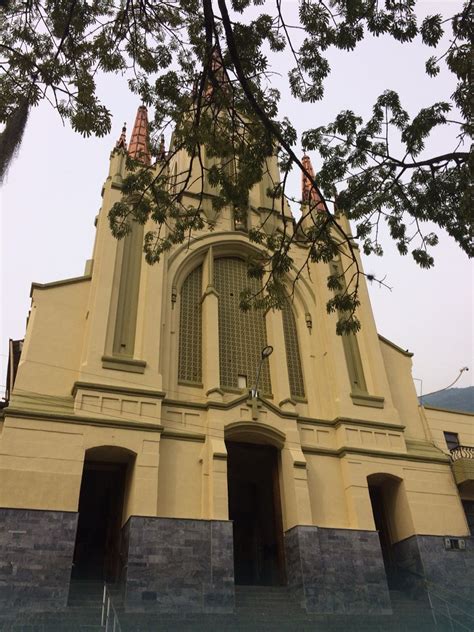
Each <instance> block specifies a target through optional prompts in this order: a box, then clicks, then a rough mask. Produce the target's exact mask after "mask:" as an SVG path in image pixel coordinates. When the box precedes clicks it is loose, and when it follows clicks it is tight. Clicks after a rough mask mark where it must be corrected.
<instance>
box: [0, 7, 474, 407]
mask: <svg viewBox="0 0 474 632" xmlns="http://www.w3.org/2000/svg"><path fill="white" fill-rule="evenodd" d="M296 6H297V5H296V3H295V2H291V1H290V0H284V1H283V7H284V9H285V11H287V14H288V16H289V17H290V18H291V16H292V15H293V14H294V11H295V8H296ZM459 6H460V3H459V2H457V1H456V0H451V1H448V2H445V1H442V2H431V1H427V0H424V1H423V0H422V1H421V2H419V13H420V15H421V16H423V15H425V14H426V15H428V14H432V13H442V14H445V15H446V16H447V15H451V14H452V13H453V12H454V11H455V10H456V8H457V7H459ZM446 42H447V40H446V41H445V43H446ZM432 54H433V52H432V49H427V48H426V47H424V46H422V45H421V43H416V44H408V45H407V44H405V45H402V44H399V43H396V42H393V41H391V40H390V39H388V38H379V39H375V38H370V39H366V40H365V41H364V42H363V43H362V44H361V45H360V46H359V47H358V48H357V49H356V51H354V52H351V53H344V52H341V51H337V52H334V53H333V54H331V55H330V63H331V68H332V72H331V75H330V78H329V79H328V81H327V83H326V96H325V98H324V100H323V101H321V102H319V103H317V104H305V105H303V104H300V103H296V102H295V101H293V100H292V99H291V97H290V96H289V95H288V94H286V93H285V92H283V99H282V106H281V114H282V115H286V116H288V117H289V118H290V119H291V120H292V121H293V123H294V124H295V126H296V127H297V129H298V131H299V132H301V131H303V130H304V129H307V128H309V127H315V126H318V125H322V124H325V123H328V122H330V121H331V120H333V119H334V118H335V115H336V114H337V113H338V112H339V111H340V110H342V109H352V110H354V111H355V112H356V113H357V114H360V115H362V116H364V117H367V116H368V115H369V114H370V110H371V106H372V105H373V103H374V101H375V99H376V98H377V96H378V95H379V94H381V93H382V92H383V90H385V89H389V88H390V89H394V90H397V91H398V92H399V93H400V96H401V99H402V105H403V106H404V107H405V108H406V109H407V110H408V111H409V112H410V113H411V114H413V113H415V112H416V111H418V110H419V109H420V107H423V106H427V105H430V104H432V103H433V102H435V101H437V100H447V99H448V98H449V95H450V94H451V93H452V92H453V90H454V81H453V78H452V76H451V75H450V74H449V72H442V73H441V75H440V76H438V77H437V78H435V79H430V78H428V77H427V76H426V75H425V73H424V64H425V61H426V59H427V58H428V57H429V56H431V55H432ZM290 63H291V62H290V60H289V59H288V57H283V58H281V57H280V59H279V61H278V66H277V67H278V71H279V72H280V73H281V77H279V76H278V75H275V77H274V80H275V83H276V84H277V85H278V87H279V88H280V90H282V91H283V87H284V85H285V84H284V79H285V73H286V71H287V69H288V68H289V67H290ZM100 92H101V95H102V96H103V98H104V101H105V104H106V105H107V106H108V107H109V108H110V110H111V111H112V112H113V115H114V118H113V131H112V133H111V135H110V136H108V137H106V138H103V139H95V138H91V139H83V138H81V137H80V136H78V135H77V134H75V133H74V132H72V131H71V129H70V128H69V127H68V126H66V127H62V125H61V121H60V119H59V117H58V115H57V114H56V113H55V112H54V111H53V110H52V109H51V107H50V106H49V105H48V104H42V105H41V106H39V107H37V108H36V109H35V110H34V111H33V112H32V114H31V116H30V119H29V122H28V125H27V128H26V131H25V135H24V139H23V143H22V145H21V148H20V151H19V155H18V157H17V158H16V160H15V161H14V163H13V165H12V167H11V169H10V172H9V174H8V178H7V182H6V184H5V185H4V187H3V190H2V191H1V198H0V203H1V217H0V221H1V239H2V250H1V258H0V265H1V270H0V273H1V299H2V314H1V330H0V343H1V349H0V353H1V356H0V358H1V373H0V384H1V386H0V396H1V394H2V392H3V389H4V386H3V385H4V384H5V371H6V363H7V353H8V339H9V338H13V339H19V338H23V336H24V333H25V322H26V317H27V314H28V310H29V305H30V299H29V292H30V285H31V283H32V282H33V281H35V282H40V283H47V282H50V281H55V280H58V279H64V278H68V277H74V276H79V275H81V274H83V271H84V264H85V261H86V259H88V258H90V256H91V252H92V245H93V240H94V226H93V223H94V217H95V216H96V214H97V212H98V209H99V207H100V204H101V197H100V191H101V187H102V184H103V181H104V179H105V178H106V176H107V171H108V159H109V153H110V150H111V149H112V148H113V146H114V144H115V141H116V140H117V138H118V137H119V135H120V130H121V126H122V124H123V122H124V121H127V122H128V127H129V130H130V129H131V127H132V125H133V120H134V117H135V112H136V108H137V106H138V105H139V103H137V100H136V97H135V96H133V95H131V94H130V93H129V92H128V90H127V88H126V86H125V85H124V82H123V81H121V80H120V78H105V79H103V80H101V82H100ZM167 140H169V139H167ZM452 148H453V136H452V133H448V132H443V133H441V134H439V136H438V138H437V139H436V140H435V141H434V142H433V144H432V145H431V147H430V151H432V152H433V153H444V152H445V151H449V150H451V149H452ZM312 159H313V166H314V168H315V170H316V171H317V168H318V164H317V156H312ZM290 187H291V192H292V193H293V194H294V195H295V196H298V194H299V187H300V177H299V174H297V173H295V174H293V177H292V179H291V181H290ZM294 210H295V212H296V211H297V209H294ZM438 233H439V236H440V243H439V245H438V246H437V247H436V248H435V249H434V253H433V254H434V256H435V267H434V268H433V269H431V270H420V269H419V268H418V267H417V266H416V264H415V263H414V262H413V260H412V259H411V256H407V257H400V256H399V255H398V254H397V251H396V249H395V248H394V247H393V246H392V244H390V240H389V238H386V240H385V242H384V243H385V255H384V257H383V258H377V257H370V258H367V257H365V258H364V266H365V270H366V272H370V273H374V274H375V275H376V276H377V277H379V278H381V277H386V279H385V282H386V283H387V284H388V285H389V286H390V287H392V291H389V290H387V289H385V288H381V287H379V286H378V285H376V284H373V285H372V286H371V287H369V292H370V296H371V300H372V307H373V310H374V314H375V319H376V323H377V327H378V330H379V332H380V333H381V334H382V335H384V336H385V337H387V338H389V339H391V340H393V342H395V343H396V344H398V345H400V346H401V347H403V348H404V349H409V350H410V351H412V352H413V353H414V354H415V355H414V358H413V364H414V369H413V376H414V377H415V378H418V379H419V380H423V392H424V393H428V392H430V391H434V390H436V389H440V388H443V387H445V386H447V385H448V384H450V383H451V382H452V381H453V380H454V379H455V378H456V376H457V375H458V372H459V369H460V368H461V367H463V366H469V368H470V371H469V373H464V374H463V376H462V378H461V380H459V382H458V383H457V384H456V386H468V385H470V384H472V382H473V369H474V367H473V362H472V359H473V357H474V353H473V311H474V306H473V295H474V291H473V268H472V264H471V262H469V260H468V259H467V257H466V255H464V254H463V253H462V252H461V250H460V249H459V248H458V246H457V245H456V244H455V243H454V241H453V240H452V239H451V238H450V237H449V236H447V235H446V234H443V233H442V231H438ZM416 384H417V388H418V391H419V390H420V382H419V381H417V382H416Z"/></svg>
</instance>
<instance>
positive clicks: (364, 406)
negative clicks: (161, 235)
mask: <svg viewBox="0 0 474 632" xmlns="http://www.w3.org/2000/svg"><path fill="white" fill-rule="evenodd" d="M127 151H128V152H129V153H130V154H131V155H132V156H134V157H138V158H140V159H141V160H142V161H143V162H145V164H150V156H149V154H148V149H147V119H146V110H145V109H144V108H143V107H141V108H139V110H138V114H137V119H136V122H135V126H134V129H133V132H132V137H131V140H130V143H129V145H128V148H127V144H126V141H125V138H124V137H122V138H121V140H120V141H119V143H118V144H117V147H116V148H115V149H114V150H113V151H112V153H111V157H110V169H109V175H108V177H107V179H106V181H105V184H104V187H103V191H102V196H103V202H102V207H101V210H100V212H99V214H98V217H97V220H96V239H95V244H94V250H93V255H92V259H91V260H90V261H88V262H87V265H86V270H85V273H84V275H83V276H81V277H77V278H73V279H65V280H61V281H57V282H53V283H48V284H37V283H34V284H33V286H32V295H31V296H32V305H31V312H30V315H29V319H28V325H27V331H26V335H25V340H24V343H23V346H22V349H21V355H20V359H19V365H18V370H17V372H16V376H15V380H14V385H13V381H12V383H11V385H10V386H11V389H10V390H11V393H10V398H9V405H8V406H7V407H5V408H4V410H3V415H2V417H1V418H0V608H1V607H13V608H15V607H16V608H19V607H27V608H33V609H34V608H36V609H48V608H52V609H54V608H61V607H63V606H64V605H65V604H66V602H67V597H68V591H69V585H70V582H71V577H72V579H73V580H74V578H75V577H96V578H101V579H102V578H103V579H106V580H108V581H120V582H122V585H123V588H124V598H125V604H126V607H127V608H128V609H130V610H151V611H156V612H211V613H212V612H219V613H225V612H232V611H233V609H234V586H235V584H247V585H288V586H289V587H290V588H291V589H292V590H293V591H294V594H295V596H296V598H297V599H298V600H299V601H300V603H301V604H302V605H303V606H304V607H305V608H306V610H307V611H308V612H314V613H359V612H373V613H389V612H390V611H391V610H390V609H391V604H390V587H391V583H392V582H393V581H394V578H395V577H397V578H398V579H397V581H399V575H398V574H397V573H398V570H399V569H403V570H404V571H405V572H406V576H405V579H404V581H406V582H408V583H409V584H411V586H412V588H413V587H415V588H418V589H419V590H422V589H424V586H425V580H427V581H431V582H436V583H437V584H439V585H443V586H445V587H449V586H452V585H453V584H454V585H456V587H457V590H458V591H459V593H460V594H462V595H464V596H465V597H469V595H472V586H473V585H474V555H473V542H472V538H471V537H470V532H469V524H468V519H467V517H466V507H472V501H473V500H474V486H473V485H474V475H473V473H472V471H470V470H469V467H468V466H469V465H470V464H469V463H468V464H467V466H465V470H466V471H464V470H463V469H462V468H461V467H458V470H462V472H461V473H459V472H458V474H456V472H455V471H454V468H453V464H452V459H451V458H450V455H449V452H448V450H447V447H446V446H445V445H444V435H443V434H442V433H443V431H445V430H449V428H452V427H453V423H454V425H456V424H457V425H456V428H458V431H457V432H458V435H459V436H460V437H461V439H460V443H461V444H462V445H471V446H472V445H474V441H473V440H472V435H470V434H469V433H470V432H471V433H472V416H471V417H468V416H463V415H461V414H459V415H457V416H456V415H454V414H452V413H446V412H445V413H443V411H436V410H433V409H428V408H426V409H423V408H420V407H419V405H418V400H417V396H416V392H415V388H414V385H413V380H412V377H411V354H410V353H408V352H406V351H404V350H403V349H401V348H399V347H398V346H397V345H395V344H393V343H392V342H390V341H388V340H386V339H385V338H383V337H382V336H380V335H378V333H377V330H376V326H375V322H374V318H373V315H372V311H371V306H370V301H369V297H368V292H367V288H366V286H365V282H364V280H363V279H362V280H361V285H360V297H361V306H360V308H359V319H360V321H361V323H362V328H361V330H360V331H359V332H358V333H357V335H349V336H343V337H341V336H337V335H336V319H337V316H335V315H327V314H326V309H325V305H326V302H327V300H328V299H329V298H330V295H329V290H328V289H327V285H326V281H327V276H328V274H329V273H330V267H329V266H328V265H327V264H322V263H318V264H311V263H310V264H309V267H308V270H307V271H304V272H303V273H302V274H301V275H300V278H299V280H298V282H297V283H296V285H295V291H294V295H293V296H292V298H291V300H290V299H288V301H287V302H286V303H285V305H284V307H283V309H282V310H269V311H268V312H266V313H263V312H260V311H258V310H252V311H250V312H242V311H241V310H240V309H239V296H240V292H241V291H242V290H243V289H244V288H245V287H248V285H249V283H250V284H253V285H252V289H253V290H255V291H258V290H259V289H260V286H259V284H258V282H257V281H255V280H253V281H252V280H249V278H248V277H247V273H246V270H247V267H246V260H247V258H248V257H249V256H250V255H252V254H253V253H254V252H255V249H256V246H255V245H253V244H252V243H251V242H250V240H249V238H248V230H249V229H250V228H251V227H255V226H259V225H261V224H262V223H264V224H265V230H267V231H269V232H270V233H271V232H272V231H278V230H280V229H281V226H282V222H283V217H282V216H281V214H279V213H278V212H275V211H273V210H272V206H273V205H272V202H271V200H270V199H269V197H268V194H267V189H268V183H266V182H262V183H261V184H260V185H258V186H256V187H254V189H253V190H252V191H251V194H250V200H249V208H248V209H247V211H246V217H245V218H244V220H242V217H241V215H239V217H237V216H235V215H234V212H233V209H231V208H225V209H224V210H223V211H222V213H221V214H220V215H219V216H218V217H217V219H216V224H215V228H214V230H213V231H212V232H209V231H201V232H200V233H199V232H198V233H197V234H196V236H195V238H194V239H193V240H192V242H191V243H184V244H179V245H176V246H174V247H173V248H172V249H171V250H170V251H169V252H168V253H166V254H165V255H164V256H163V257H162V259H161V260H160V262H159V263H157V264H155V265H153V266H150V265H148V264H147V263H146V262H145V260H144V256H143V253H142V243H143V231H144V230H146V229H147V227H140V226H138V225H136V226H134V228H133V230H132V232H131V233H130V234H129V235H127V236H126V237H125V238H124V239H122V240H120V241H117V240H116V239H114V238H113V237H112V235H111V233H110V228H109V225H108V218H107V215H108V212H109V210H110V208H111V206H112V205H113V204H114V203H115V202H116V201H119V200H120V197H121V194H122V193H121V188H122V181H123V178H124V177H125V175H126V154H127ZM305 160H306V161H307V165H308V166H309V167H310V162H309V158H307V157H305ZM187 161H189V157H188V156H187V154H186V153H185V151H184V150H183V151H180V152H177V153H176V154H175V155H174V157H173V158H172V160H171V162H170V165H169V169H170V172H171V173H173V170H176V172H178V173H181V172H183V171H184V170H185V169H186V164H187ZM150 168H151V169H152V168H155V167H152V166H150ZM268 171H269V173H270V174H271V175H272V177H273V179H274V180H275V181H277V180H278V179H279V175H278V166H277V162H276V158H275V159H274V160H271V161H270V162H269V165H268ZM192 180H193V179H192V178H191V181H192ZM183 197H184V201H185V203H186V204H188V205H189V206H191V207H192V206H193V205H196V204H197V200H198V199H199V200H200V202H201V204H202V208H203V211H202V212H204V213H208V214H209V215H210V214H212V204H211V200H212V191H210V192H208V193H205V194H204V195H202V194H200V193H199V190H198V188H197V187H196V188H195V189H194V188H193V185H192V184H191V185H190V186H189V188H188V189H187V190H186V191H185V193H184V196H183ZM304 197H305V188H304V187H303V198H304ZM286 214H287V216H290V215H291V211H290V209H289V207H288V208H286ZM341 221H345V220H344V219H343V218H342V220H341ZM347 228H349V227H348V224H347ZM293 257H294V260H295V266H296V267H299V265H300V264H302V263H303V262H304V260H305V258H306V251H305V248H304V247H303V246H302V247H301V248H299V247H298V246H295V251H294V252H293ZM331 265H334V266H337V265H338V262H337V261H335V262H334V263H333V264H331ZM295 270H296V268H295ZM295 274H296V273H294V272H290V273H289V275H288V285H289V286H291V285H292V283H293V281H294V280H295ZM262 352H264V353H263V355H262ZM257 373H259V380H258V392H255V389H254V387H255V384H256V380H257ZM443 414H444V418H443ZM445 426H446V427H445ZM470 429H471V430H470ZM433 437H434V438H433ZM473 462H474V461H473ZM464 465H465V464H464ZM463 501H464V505H463ZM469 503H471V504H469ZM468 514H469V511H468Z"/></svg>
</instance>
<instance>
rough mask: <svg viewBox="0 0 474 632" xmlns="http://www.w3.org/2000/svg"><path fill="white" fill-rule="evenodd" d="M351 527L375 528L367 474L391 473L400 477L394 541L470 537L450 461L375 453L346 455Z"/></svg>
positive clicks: (345, 470) (345, 479) (344, 464)
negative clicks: (419, 537) (419, 536)
mask: <svg viewBox="0 0 474 632" xmlns="http://www.w3.org/2000/svg"><path fill="white" fill-rule="evenodd" d="M341 468H342V473H343V479H344V486H345V491H346V500H347V505H348V513H349V520H350V525H351V527H352V528H358V529H369V530H373V529H374V528H375V525H374V522H373V514H372V508H371V504H370V497H369V493H368V481H367V477H368V476H371V475H375V474H377V475H380V474H383V475H389V476H391V477H394V478H395V479H398V480H399V481H401V487H400V488H399V492H398V493H397V497H396V498H394V499H392V501H393V506H394V507H395V509H394V511H395V517H394V520H393V529H392V535H393V537H394V540H395V541H397V540H402V539H404V538H407V537H409V536H410V535H413V534H414V533H417V534H431V535H457V536H465V535H468V528H467V523H466V518H465V515H464V511H463V509H462V505H461V502H460V499H459V495H458V493H457V489H456V485H455V483H454V480H453V477H452V474H451V470H450V467H449V464H446V465H443V464H438V463H429V462H427V463H422V462H419V463H418V462H407V461H403V460H401V459H397V460H392V459H390V458H381V457H377V456H370V455H367V456H365V455H364V456H356V455H346V456H344V457H343V458H342V460H341Z"/></svg>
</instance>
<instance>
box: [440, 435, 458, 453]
mask: <svg viewBox="0 0 474 632" xmlns="http://www.w3.org/2000/svg"><path fill="white" fill-rule="evenodd" d="M443 434H444V439H445V441H446V445H447V446H448V450H454V449H455V448H458V447H459V436H458V434H457V433H456V432H444V433H443Z"/></svg>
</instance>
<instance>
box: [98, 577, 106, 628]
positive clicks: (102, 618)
mask: <svg viewBox="0 0 474 632" xmlns="http://www.w3.org/2000/svg"><path fill="white" fill-rule="evenodd" d="M106 597H107V585H106V584H104V592H103V594H102V613H101V617H100V627H101V628H103V627H104V624H105V599H106Z"/></svg>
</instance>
